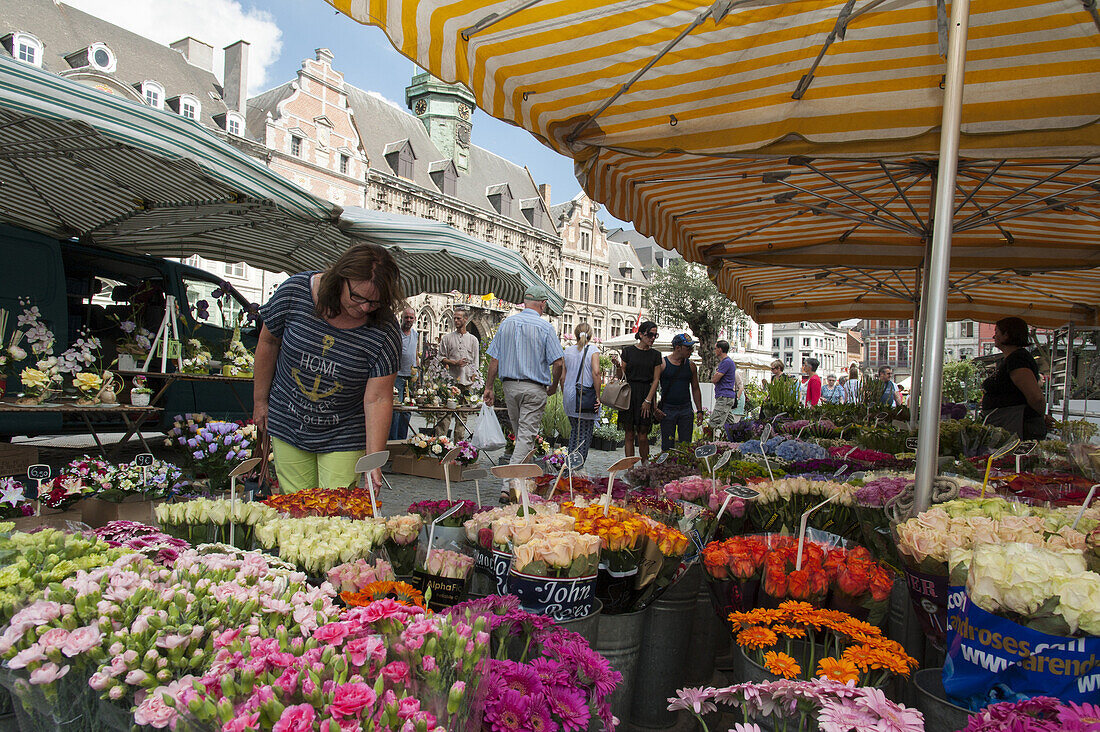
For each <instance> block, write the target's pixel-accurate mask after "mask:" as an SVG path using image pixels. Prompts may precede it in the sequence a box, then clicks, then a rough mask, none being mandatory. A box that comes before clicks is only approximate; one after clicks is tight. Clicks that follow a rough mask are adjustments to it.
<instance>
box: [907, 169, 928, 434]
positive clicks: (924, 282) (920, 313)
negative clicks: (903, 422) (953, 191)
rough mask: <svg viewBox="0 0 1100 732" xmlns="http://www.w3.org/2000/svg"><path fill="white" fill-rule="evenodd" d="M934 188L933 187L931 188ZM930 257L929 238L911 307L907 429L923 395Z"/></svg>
mask: <svg viewBox="0 0 1100 732" xmlns="http://www.w3.org/2000/svg"><path fill="white" fill-rule="evenodd" d="M933 190H934V189H933ZM931 257H932V240H931V239H929V240H928V241H927V242H926V243H925V246H924V259H923V260H921V267H920V270H919V271H918V277H917V282H916V286H917V304H916V307H914V308H913V314H914V317H915V318H916V321H915V322H914V323H913V331H912V332H913V378H912V380H911V382H910V385H909V387H910V388H909V429H911V430H912V429H916V427H917V417H918V416H919V415H920V412H919V410H918V406H919V405H920V402H921V398H922V397H923V396H924V386H923V384H922V379H923V377H924V371H923V369H922V368H921V366H922V362H923V359H924V333H925V321H927V320H928V314H927V313H926V312H925V308H924V303H925V301H926V300H927V298H926V297H925V295H926V293H927V292H928V261H929V259H931Z"/></svg>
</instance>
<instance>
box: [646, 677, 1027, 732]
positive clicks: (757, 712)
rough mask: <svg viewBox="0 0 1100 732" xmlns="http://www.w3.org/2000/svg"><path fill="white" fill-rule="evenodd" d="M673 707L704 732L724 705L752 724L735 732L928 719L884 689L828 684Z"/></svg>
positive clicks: (888, 728)
mask: <svg viewBox="0 0 1100 732" xmlns="http://www.w3.org/2000/svg"><path fill="white" fill-rule="evenodd" d="M669 702H670V704H669V705H668V708H669V710H670V711H679V710H685V711H688V712H691V713H692V714H693V715H695V717H696V719H698V720H699V722H700V724H701V725H702V727H703V730H704V732H709V727H707V725H706V722H705V721H704V720H703V715H704V714H709V713H711V712H714V711H717V710H718V705H719V704H722V705H728V706H730V707H735V708H737V709H739V710H740V712H741V714H742V715H743V717H744V719H746V720H750V721H746V722H745V723H740V722H738V723H735V724H734V727H733V728H732V729H731V730H730V732H761V729H763V728H762V727H761V726H760V725H758V724H757V723H756V722H755V721H751V720H760V721H761V722H762V723H763V722H765V720H766V723H767V727H766V729H768V730H770V731H771V732H802V731H803V730H820V732H849V730H881V732H924V715H922V714H921V713H920V712H919V711H917V710H915V709H910V708H908V707H906V706H903V705H901V704H898V703H896V702H894V701H891V700H890V699H888V698H887V697H886V695H885V694H883V692H882V691H881V690H880V689H875V688H869V687H861V686H852V685H851V684H848V683H844V682H841V681H833V680H832V679H827V678H817V679H813V680H811V681H793V680H787V679H777V680H775V681H764V682H746V683H741V684H734V685H732V686H723V687H721V688H714V687H696V688H686V689H678V690H677V691H676V698H671V697H670V698H669ZM983 732H984V731H983ZM990 732H992V731H990ZM1006 732H1007V730H1006Z"/></svg>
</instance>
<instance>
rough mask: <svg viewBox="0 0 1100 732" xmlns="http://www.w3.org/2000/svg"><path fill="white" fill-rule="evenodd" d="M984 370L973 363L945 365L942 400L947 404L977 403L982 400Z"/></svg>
mask: <svg viewBox="0 0 1100 732" xmlns="http://www.w3.org/2000/svg"><path fill="white" fill-rule="evenodd" d="M982 377H983V375H982V370H981V369H980V368H979V367H978V364H976V363H975V362H973V361H947V362H945V363H944V364H943V386H942V387H941V388H942V398H943V401H945V402H977V401H981V398H982Z"/></svg>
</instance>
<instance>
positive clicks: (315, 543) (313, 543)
mask: <svg viewBox="0 0 1100 732" xmlns="http://www.w3.org/2000/svg"><path fill="white" fill-rule="evenodd" d="M255 537H256V543H257V544H258V545H259V546H260V547H262V548H264V549H267V550H271V551H274V552H275V553H276V554H277V555H278V556H279V557H280V558H282V559H284V560H286V561H288V562H293V563H294V564H295V565H297V566H298V567H300V568H301V569H303V570H304V571H306V572H308V573H309V574H310V575H313V576H320V575H322V574H324V573H325V572H327V571H328V570H330V569H332V568H333V567H335V566H336V565H338V564H342V563H344V562H350V561H353V560H355V559H360V558H362V559H371V558H373V557H374V554H375V552H376V551H377V550H378V549H379V547H381V545H382V542H383V541H384V540H385V537H386V524H385V521H384V520H382V519H359V520H354V519H345V518H323V517H309V518H279V519H272V520H270V521H267V522H265V523H262V524H258V525H257V526H256V528H255Z"/></svg>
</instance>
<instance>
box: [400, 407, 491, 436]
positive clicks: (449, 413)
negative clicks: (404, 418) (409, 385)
mask: <svg viewBox="0 0 1100 732" xmlns="http://www.w3.org/2000/svg"><path fill="white" fill-rule="evenodd" d="M393 411H394V413H395V414H398V413H408V414H411V413H413V412H417V413H418V414H422V415H424V417H425V419H428V420H429V422H430V421H431V415H435V416H436V420H435V423H436V424H439V423H440V422H442V421H443V419H444V418H446V417H454V418H455V421H456V422H457V423H458V424H461V425H462V429H464V430H466V434H469V433H470V428H469V427H467V426H466V420H465V419H463V416H464V415H465V416H469V415H471V414H477V413H478V412H480V411H481V406H480V405H478V406H459V407H447V406H438V407H421V406H417V405H415V404H413V405H409V404H395V405H394V406H393Z"/></svg>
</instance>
